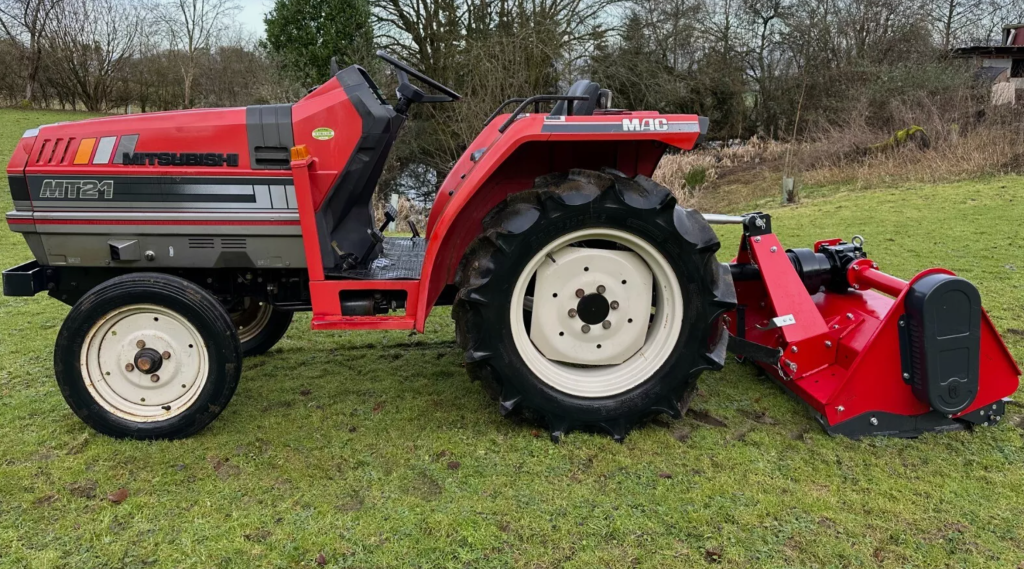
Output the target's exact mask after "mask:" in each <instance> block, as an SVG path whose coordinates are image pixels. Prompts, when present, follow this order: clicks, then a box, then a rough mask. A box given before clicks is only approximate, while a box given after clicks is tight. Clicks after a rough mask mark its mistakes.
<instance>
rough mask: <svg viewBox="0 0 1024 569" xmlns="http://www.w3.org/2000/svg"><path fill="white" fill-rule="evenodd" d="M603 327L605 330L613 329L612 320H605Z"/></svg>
mask: <svg viewBox="0 0 1024 569" xmlns="http://www.w3.org/2000/svg"><path fill="white" fill-rule="evenodd" d="M601 327H602V328H604V329H605V330H607V329H609V328H611V327H612V321H611V320H605V321H604V322H602V323H601Z"/></svg>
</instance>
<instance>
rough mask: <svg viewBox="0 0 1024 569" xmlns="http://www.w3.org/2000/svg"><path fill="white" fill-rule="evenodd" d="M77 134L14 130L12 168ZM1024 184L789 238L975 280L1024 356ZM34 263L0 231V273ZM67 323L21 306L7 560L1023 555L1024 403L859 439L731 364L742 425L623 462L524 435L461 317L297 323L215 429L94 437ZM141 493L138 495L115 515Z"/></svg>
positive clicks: (849, 212)
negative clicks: (61, 331) (69, 354)
mask: <svg viewBox="0 0 1024 569" xmlns="http://www.w3.org/2000/svg"><path fill="white" fill-rule="evenodd" d="M60 118H66V115H64V116H58V115H56V114H43V113H26V112H14V111H3V112H0V119H2V120H0V125H2V126H0V148H2V149H3V151H4V152H8V151H9V150H10V149H11V148H13V146H14V143H15V141H16V139H17V137H18V136H20V134H21V132H22V131H23V130H24V129H25V128H29V127H32V126H35V125H37V124H39V123H45V122H52V121H54V120H58V119H60ZM0 158H2V159H3V161H4V162H6V159H7V157H6V156H2V157H0ZM1022 185H1024V179H1021V178H998V179H989V180H983V181H979V182H969V183H961V184H953V185H946V186H938V187H907V188H900V189H897V190H892V191H881V192H873V193H855V192H849V193H841V192H840V193H833V194H832V195H827V194H825V193H822V194H820V195H816V197H815V199H814V200H811V201H808V202H807V203H805V204H804V205H801V206H799V207H794V208H788V209H778V208H776V211H775V213H776V217H775V220H776V228H777V230H778V233H779V234H780V236H781V238H782V239H783V243H784V244H785V245H786V246H789V247H800V246H809V245H810V244H811V243H812V242H813V241H815V240H816V239H818V238H826V237H833V236H842V237H847V238H848V237H850V236H851V235H853V234H861V235H864V237H865V238H866V240H867V249H868V251H869V252H870V253H871V254H872V257H873V258H874V259H876V260H877V261H878V262H879V263H880V264H881V266H882V268H883V269H885V270H888V271H890V272H892V273H894V274H896V275H898V276H901V277H905V278H906V277H910V276H912V275H913V274H914V273H915V272H916V271H917V270H919V269H925V268H928V267H932V266H945V267H948V268H950V269H953V270H955V271H957V272H958V273H960V274H961V275H963V276H965V277H967V278H968V279H970V280H972V281H974V282H975V283H976V284H977V285H978V287H979V288H980V289H981V292H982V295H983V299H984V302H985V305H986V308H987V309H988V310H989V312H990V314H991V315H992V318H993V319H994V321H995V323H996V326H997V327H998V328H999V329H1000V330H1002V331H1004V332H1005V333H1006V340H1007V342H1008V343H1009V345H1010V347H1011V349H1012V350H1013V352H1014V354H1015V356H1016V357H1017V358H1018V359H1020V358H1021V356H1022V355H1024V337H1022V335H1021V332H1016V333H1008V332H1007V331H1008V330H1009V329H1015V330H1018V331H1019V330H1022V329H1024V311H1022V306H1024V256H1022V255H1021V252H1020V251H1021V249H1020V244H1019V240H1020V236H1021V229H1020V226H1021V225H1020V223H1021V222H1020V220H1021V219H1022V218H1024V204H1022V202H1021V200H1022V199H1024V198H1022V197H1020V196H1021V194H1020V188H1021V187H1022ZM6 190H7V189H6V187H3V188H0V196H3V197H0V205H3V206H4V207H5V208H7V209H10V201H9V200H10V198H9V195H8V194H7V191H6ZM734 229H735V228H729V231H726V232H723V238H724V246H723V248H724V251H726V253H724V254H723V255H722V256H721V257H720V258H722V259H725V258H726V257H727V256H728V255H729V253H731V251H733V250H734V249H735V247H736V243H737V239H738V234H737V233H736V232H735V231H734ZM29 256H30V255H29V252H28V249H27V248H26V247H25V245H24V244H23V241H22V239H21V238H20V237H19V236H17V235H16V234H13V233H10V232H8V231H7V230H6V229H0V266H2V267H8V266H13V265H15V264H17V263H20V262H22V261H24V260H26V259H28V258H29ZM66 313H67V308H66V307H64V306H63V305H62V304H60V303H58V302H57V301H54V300H51V299H49V298H47V297H46V296H43V295H41V296H38V297H35V298H0V441H2V442H0V565H2V566H6V567H20V566H39V567H51V566H52V567H57V566H59V567H65V566H66V567H93V566H102V567H141V566H154V567H180V566H198V567H222V566H223V567H252V566H266V567H293V566H314V565H315V562H316V561H315V560H316V558H317V556H318V555H319V554H321V553H322V554H323V555H324V559H325V560H326V564H327V566H331V567H384V566H401V567H406V566H418V567H578V568H593V567H623V566H634V565H635V566H641V567H670V566H678V567H697V566H704V565H706V564H709V562H711V561H714V558H715V557H716V556H717V557H720V561H719V562H718V566H721V567H861V566H885V567H910V566H914V567H972V568H973V567H1016V566H1017V565H1018V564H1019V563H1021V562H1022V561H1024V525H1022V524H1021V522H1020V519H1021V518H1020V512H1021V511H1022V509H1024V441H1022V435H1021V431H1020V429H1018V428H1017V427H1015V426H1014V425H1015V424H1016V423H1017V422H1018V420H1019V419H1020V418H1021V417H1020V416H1021V413H1022V411H1021V408H1020V407H1011V409H1010V411H1009V413H1008V414H1009V417H1008V418H1009V419H1010V420H1009V421H1006V422H1004V423H1003V424H1001V425H1000V426H998V427H996V428H988V429H978V430H976V431H974V432H963V433H954V434H946V435H941V436H933V435H929V436H924V437H921V438H920V439H917V440H891V439H875V440H865V441H860V442H856V441H851V440H847V439H842V438H830V437H828V436H826V435H825V434H823V433H822V432H821V431H820V430H819V429H818V427H817V426H816V425H815V423H814V422H813V421H812V419H811V418H810V417H809V416H808V414H807V413H806V412H805V410H804V409H803V408H802V407H801V406H800V405H799V404H797V403H796V402H794V401H793V400H791V399H790V398H789V397H787V396H786V395H784V394H783V393H782V392H781V391H780V390H779V389H778V388H776V387H775V386H773V385H771V384H769V383H767V382H765V381H762V380H758V379H757V378H756V377H755V374H754V373H753V371H751V370H750V369H749V368H745V367H741V366H739V365H734V364H730V365H728V366H727V367H726V369H725V371H724V372H722V373H719V374H708V375H705V376H704V377H703V378H702V380H701V385H702V388H701V391H700V394H699V396H698V397H697V399H696V402H695V407H696V408H698V409H701V410H703V411H706V412H708V413H710V414H712V415H714V416H715V417H718V418H720V419H722V420H723V421H724V422H725V423H726V424H727V426H726V427H724V428H721V427H719V428H715V427H710V426H706V425H704V424H701V423H697V422H695V421H694V420H692V419H691V418H686V419H684V420H682V421H675V422H670V421H666V420H659V421H657V422H656V423H654V424H651V425H649V426H646V427H644V428H641V429H639V430H637V431H635V432H634V433H632V434H631V435H630V437H629V438H628V439H627V440H626V442H625V444H622V445H619V444H615V443H614V442H612V441H611V440H610V439H609V438H607V437H605V436H597V435H590V434H579V433H573V434H571V435H570V436H568V437H567V438H566V439H565V441H564V442H563V444H560V445H553V444H551V443H550V442H549V441H548V439H547V436H546V434H544V433H543V432H539V433H538V432H537V431H535V427H534V426H531V425H529V424H523V423H518V422H514V421H510V420H506V419H503V418H501V417H500V416H499V414H498V412H497V409H496V408H495V405H494V404H493V403H491V402H490V401H489V400H488V399H487V397H486V396H485V395H484V393H483V391H482V390H480V389H479V388H478V387H477V386H475V385H473V384H471V383H470V382H469V380H468V379H467V377H466V375H465V373H464V371H463V369H462V365H461V354H460V353H459V351H458V349H457V348H456V347H455V345H454V342H453V332H452V325H451V321H450V319H449V315H448V312H447V311H446V310H438V311H437V312H436V314H435V315H434V316H432V317H431V319H430V320H429V322H428V330H427V334H425V335H410V334H408V333H398V332H396V333H369V332H351V333H328V332H317V333H313V332H310V331H309V330H308V318H307V317H300V318H298V322H296V324H295V325H294V326H293V327H292V329H291V330H290V332H289V333H288V335H287V336H286V337H285V339H284V340H283V341H282V342H281V344H279V346H278V347H277V348H275V349H274V350H273V351H272V352H271V353H270V354H269V355H267V356H264V357H259V358H255V359H251V360H248V361H247V362H246V365H245V371H244V374H243V376H242V382H241V385H240V387H239V390H238V392H237V394H236V395H235V398H234V401H233V402H232V403H231V405H230V406H229V407H228V408H227V409H226V411H225V412H224V413H223V414H222V415H221V416H220V418H219V419H217V421H216V422H214V423H213V425H212V426H211V427H210V428H208V429H207V430H206V431H204V432H203V433H201V434H199V435H198V436H196V437H194V438H192V439H189V440H185V441H179V442H152V443H142V442H130V441H116V440H112V439H109V438H106V437H103V436H98V435H96V434H95V433H93V432H91V431H90V430H89V429H88V428H86V427H85V426H84V425H83V424H82V423H80V422H79V421H78V419H77V418H75V416H74V415H73V414H72V413H71V412H70V411H69V410H68V409H67V408H66V407H65V404H64V401H63V400H62V398H61V396H60V393H59V392H58V390H57V388H56V385H55V383H54V380H53V374H52V364H51V358H52V346H53V341H54V338H55V336H56V333H57V330H58V328H59V326H60V324H61V320H62V319H63V317H64V315H65V314H66ZM760 413H767V417H768V419H765V418H763V417H761V418H759V414H760ZM660 473H669V474H671V478H663V477H660V476H659V474H660ZM93 485H94V486H95V495H94V496H90V494H91V492H89V489H90V488H91V487H92V486H93ZM119 488H126V489H127V490H128V491H129V497H128V498H127V500H125V501H124V502H123V503H121V504H115V503H112V502H111V501H109V500H108V499H107V495H108V494H109V493H112V492H114V491H116V490H117V489H119Z"/></svg>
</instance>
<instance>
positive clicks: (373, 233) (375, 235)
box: [360, 229, 384, 263]
mask: <svg viewBox="0 0 1024 569" xmlns="http://www.w3.org/2000/svg"><path fill="white" fill-rule="evenodd" d="M366 233H367V234H368V235H369V236H370V245H369V246H368V247H367V248H366V252H365V253H363V256H362V257H360V259H361V260H362V262H363V263H369V262H370V256H371V255H373V251H374V250H375V249H377V247H378V246H379V245H380V244H381V243H383V242H384V236H383V235H382V234H381V232H380V231H378V230H376V229H367V230H366Z"/></svg>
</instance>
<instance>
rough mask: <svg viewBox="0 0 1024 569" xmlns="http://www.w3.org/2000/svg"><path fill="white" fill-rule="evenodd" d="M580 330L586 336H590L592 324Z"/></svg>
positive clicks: (585, 325)
mask: <svg viewBox="0 0 1024 569" xmlns="http://www.w3.org/2000/svg"><path fill="white" fill-rule="evenodd" d="M580 329H581V330H583V333H584V334H589V333H590V324H584V325H583V328H580Z"/></svg>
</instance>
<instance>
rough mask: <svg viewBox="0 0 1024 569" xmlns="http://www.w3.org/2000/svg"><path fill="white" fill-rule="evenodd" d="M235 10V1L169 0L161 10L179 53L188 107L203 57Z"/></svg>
mask: <svg viewBox="0 0 1024 569" xmlns="http://www.w3.org/2000/svg"><path fill="white" fill-rule="evenodd" d="M236 12H238V6H237V5H236V4H235V3H234V1H233V0H169V1H168V2H167V3H166V4H165V5H164V6H163V7H162V9H161V10H160V16H161V20H162V22H163V24H164V28H165V32H166V34H167V39H168V42H169V45H170V48H171V50H173V51H175V52H177V55H178V59H179V62H178V66H179V68H180V69H181V78H182V84H183V89H184V101H183V106H184V107H185V108H189V107H191V106H192V102H193V96H194V93H193V85H194V83H195V79H196V74H197V72H198V69H199V66H200V65H201V60H202V58H203V57H206V56H208V55H209V53H210V51H211V49H212V48H213V47H215V46H216V45H217V41H218V39H219V38H220V36H221V34H222V33H224V31H225V30H226V29H227V27H228V20H229V18H230V17H231V16H233V15H234V14H235V13H236Z"/></svg>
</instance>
